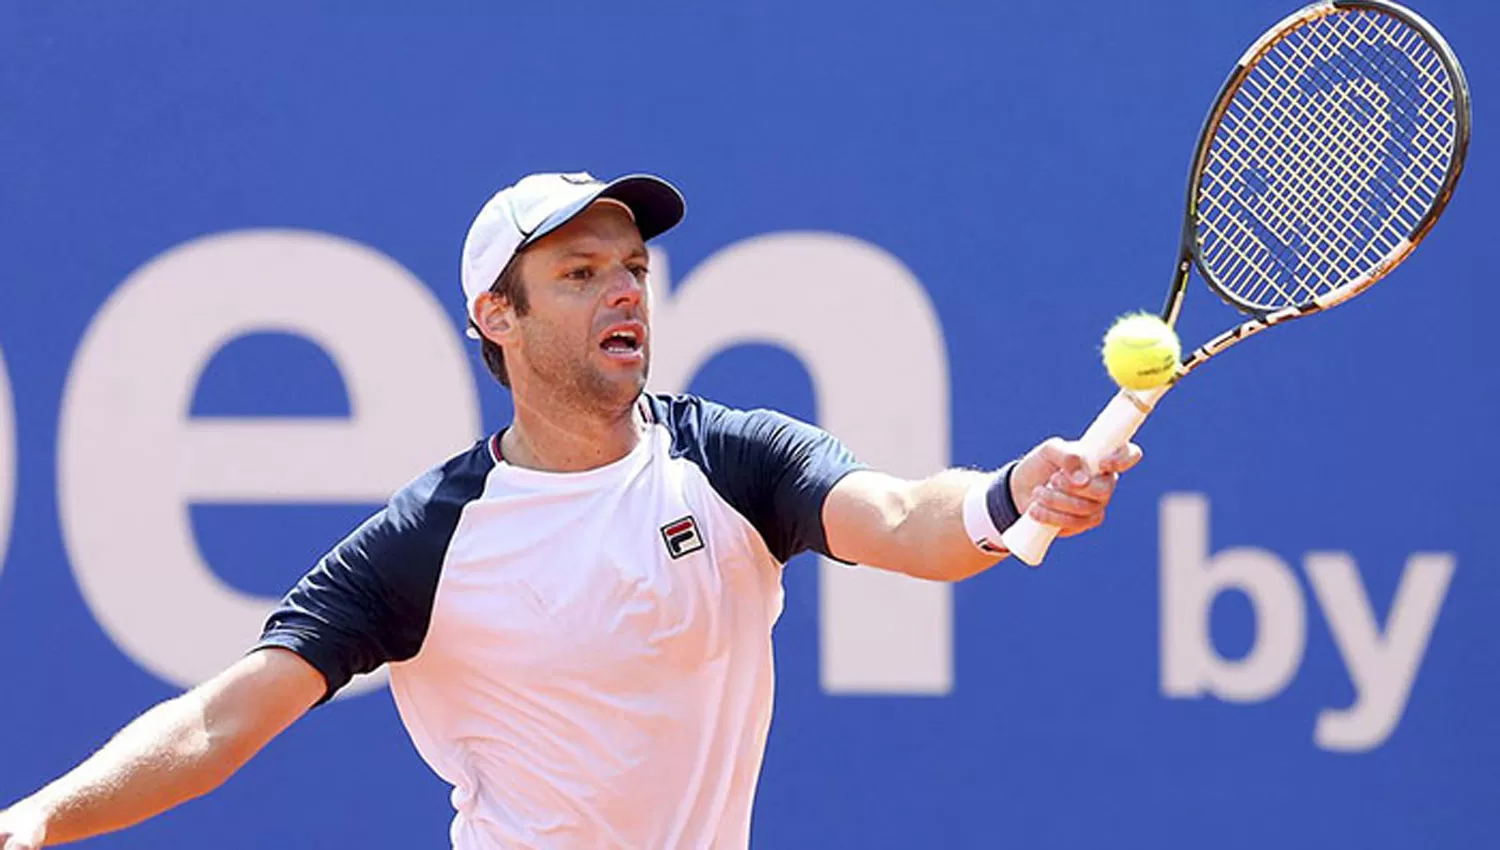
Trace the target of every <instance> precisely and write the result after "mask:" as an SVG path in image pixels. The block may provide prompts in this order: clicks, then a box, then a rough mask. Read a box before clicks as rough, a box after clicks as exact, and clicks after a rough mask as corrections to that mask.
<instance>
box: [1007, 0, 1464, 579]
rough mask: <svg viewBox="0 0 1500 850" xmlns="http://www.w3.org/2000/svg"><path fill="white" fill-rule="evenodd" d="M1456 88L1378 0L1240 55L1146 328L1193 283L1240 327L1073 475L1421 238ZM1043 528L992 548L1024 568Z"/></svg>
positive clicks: (1457, 124)
mask: <svg viewBox="0 0 1500 850" xmlns="http://www.w3.org/2000/svg"><path fill="white" fill-rule="evenodd" d="M1468 143H1469V91H1468V85H1467V83H1465V81H1464V75H1463V70H1462V69H1461V68H1460V67H1459V64H1458V59H1457V58H1456V57H1455V56H1454V55H1453V51H1452V50H1451V49H1449V47H1448V44H1447V43H1446V42H1445V41H1444V40H1443V37H1442V36H1441V35H1439V34H1438V32H1437V30H1435V29H1433V28H1432V26H1431V25H1429V24H1428V23H1427V22H1426V21H1424V20H1422V18H1420V17H1418V16H1417V15H1416V14H1415V13H1413V12H1411V11H1410V10H1408V9H1405V8H1403V7H1401V6H1398V5H1396V4H1395V3H1390V2H1385V0H1332V2H1328V0H1325V2H1319V3H1314V4H1312V5H1310V6H1307V7H1305V8H1303V9H1301V10H1300V11H1298V12H1296V13H1294V14H1292V15H1290V16H1288V17H1287V18H1285V19H1284V20H1282V21H1281V22H1280V23H1278V24H1277V25H1276V26H1275V27H1272V28H1271V30H1270V31H1268V32H1267V33H1266V34H1265V35H1262V36H1261V37H1260V38H1259V39H1257V40H1256V41H1255V43H1254V44H1252V45H1250V49H1249V50H1247V51H1245V54H1244V55H1243V56H1241V57H1240V61H1239V64H1237V65H1236V66H1235V68H1234V71H1233V72H1232V73H1231V74H1230V75H1229V79H1228V80H1227V81H1226V82H1225V83H1224V87H1223V88H1222V89H1221V90H1220V92H1219V96H1218V98H1217V99H1216V100H1215V101H1214V105H1213V108H1212V109H1210V110H1209V112H1208V118H1207V119H1206V120H1205V121H1204V124H1203V130H1202V132H1201V133H1200V135H1199V138H1198V146H1197V148H1196V149H1195V151H1194V155H1193V166H1192V170H1191V172H1190V174H1191V176H1190V177H1189V179H1188V190H1187V213H1186V215H1185V217H1184V220H1183V225H1182V245H1181V249H1180V254H1179V256H1178V259H1177V267H1176V270H1175V272H1174V274H1173V277H1172V286H1171V289H1170V290H1169V291H1168V294H1167V301H1166V305H1165V306H1164V307H1163V308H1162V318H1163V319H1164V320H1166V321H1167V323H1168V324H1174V325H1175V324H1176V321H1177V316H1178V313H1179V312H1180V311H1181V309H1182V301H1183V296H1184V295H1185V294H1186V292H1187V284H1188V279H1189V277H1190V276H1191V272H1192V269H1193V268H1194V267H1195V266H1196V267H1197V269H1198V274H1199V276H1201V277H1202V278H1203V281H1204V282H1205V283H1207V284H1208V286H1209V288H1210V289H1212V290H1213V291H1214V292H1216V293H1218V295H1219V297H1221V298H1223V299H1224V300H1225V301H1227V302H1229V304H1230V305H1232V306H1233V307H1235V308H1236V309H1238V310H1239V311H1240V312H1241V313H1243V314H1245V315H1246V316H1248V319H1246V320H1245V321H1243V323H1242V324H1240V325H1238V326H1237V327H1234V328H1231V329H1230V330H1227V331H1225V332H1224V333H1222V334H1219V335H1218V336H1216V337H1214V338H1213V339H1210V340H1209V341H1208V342H1206V343H1204V344H1203V345H1202V346H1201V347H1200V348H1198V349H1197V350H1196V351H1194V352H1193V353H1192V354H1191V355H1189V356H1188V357H1187V359H1186V360H1185V361H1184V362H1183V363H1182V365H1181V366H1180V367H1179V368H1178V369H1177V371H1176V373H1175V374H1174V376H1173V377H1172V380H1171V382H1170V383H1168V384H1167V385H1166V386H1165V387H1161V388H1158V389H1153V390H1146V391H1131V390H1121V391H1120V392H1119V394H1118V395H1116V396H1115V397H1114V399H1113V400H1111V401H1110V402H1109V404H1108V405H1107V406H1106V407H1105V408H1104V410H1103V411H1101V412H1100V414H1099V416H1098V417H1097V418H1096V419H1095V420H1094V422H1093V424H1092V425H1090V426H1089V428H1088V430H1087V431H1085V432H1084V435H1083V437H1082V438H1081V440H1080V443H1081V451H1082V454H1083V456H1084V458H1085V460H1086V461H1087V463H1088V464H1089V465H1090V466H1091V467H1093V468H1097V465H1098V462H1099V460H1100V459H1101V458H1103V457H1104V456H1106V455H1108V454H1109V453H1110V452H1112V451H1114V450H1115V449H1117V448H1119V447H1120V446H1122V445H1124V444H1125V443H1126V442H1127V441H1129V439H1130V438H1131V437H1132V436H1133V435H1134V434H1135V432H1136V430H1137V429H1138V428H1140V426H1141V423H1142V422H1144V421H1145V419H1146V416H1147V415H1148V414H1149V413H1150V412H1151V410H1152V409H1153V408H1154V407H1155V406H1156V404H1157V402H1158V401H1160V400H1161V397H1162V395H1163V394H1164V393H1166V391H1167V390H1168V389H1169V388H1171V387H1172V386H1173V385H1174V384H1176V382H1177V381H1179V380H1181V379H1182V377H1183V376H1184V375H1187V374H1188V373H1190V372H1192V371H1193V370H1194V369H1197V368H1198V367H1200V366H1202V365H1203V364H1204V363H1206V362H1208V360H1209V359H1210V358H1212V357H1213V356H1214V355H1216V354H1219V353H1220V352H1223V351H1224V350H1225V349H1227V348H1229V347H1231V346H1233V345H1234V344H1235V343H1237V342H1240V341H1241V340H1244V339H1248V338H1249V337H1251V336H1254V335H1255V334H1257V333H1260V332H1261V331H1263V330H1265V329H1266V328H1269V327H1273V326H1275V325H1279V324H1282V323H1284V322H1288V321H1291V320H1292V319H1300V318H1302V317H1303V316H1310V315H1312V314H1314V313H1319V312H1322V311H1323V310H1327V309H1328V308H1330V307H1334V306H1337V305H1339V304H1342V303H1343V302H1345V301H1348V300H1349V299H1350V298H1353V297H1354V296H1356V295H1358V294H1359V293H1361V292H1364V291H1365V290H1367V289H1369V288H1370V286H1371V285H1373V284H1374V283H1375V282H1376V281H1378V280H1380V279H1381V278H1382V277H1384V276H1386V275H1387V274H1389V273H1390V271H1391V269H1393V268H1395V267H1396V266H1397V265H1399V264H1400V263H1401V261H1402V260H1404V259H1406V257H1407V256H1408V255H1409V254H1410V253H1411V251H1412V249H1413V248H1415V247H1416V246H1417V243H1418V242H1421V241H1422V239H1423V237H1425V236H1426V235H1427V233H1428V231H1430V230H1431V229H1432V225H1433V224H1434V223H1435V222H1436V221H1437V219H1438V216H1439V215H1441V214H1442V212H1443V208H1444V207H1445V206H1446V205H1447V203H1448V199H1449V198H1450V197H1451V196H1452V194H1453V187H1454V186H1455V185H1456V184H1457V182H1458V175H1459V172H1460V171H1461V170H1462V168H1463V161H1464V154H1465V152H1466V150H1467V148H1468ZM1056 536H1057V529H1056V528H1053V527H1051V526H1047V525H1043V524H1041V523H1039V522H1037V521H1035V520H1033V519H1032V518H1031V517H1030V516H1023V517H1021V519H1020V520H1019V521H1017V522H1016V523H1015V524H1013V525H1012V526H1011V527H1010V528H1009V529H1007V530H1006V532H1005V534H1003V535H1002V540H1003V542H1004V544H1005V546H1006V548H1008V549H1009V550H1010V551H1011V552H1012V553H1013V554H1014V555H1015V556H1016V557H1018V558H1020V559H1021V560H1022V561H1024V562H1026V563H1027V564H1030V565H1032V566H1035V565H1037V564H1039V563H1041V561H1042V559H1043V558H1044V557H1045V556H1046V554H1047V547H1048V546H1050V545H1051V544H1052V540H1053V538H1054V537H1056Z"/></svg>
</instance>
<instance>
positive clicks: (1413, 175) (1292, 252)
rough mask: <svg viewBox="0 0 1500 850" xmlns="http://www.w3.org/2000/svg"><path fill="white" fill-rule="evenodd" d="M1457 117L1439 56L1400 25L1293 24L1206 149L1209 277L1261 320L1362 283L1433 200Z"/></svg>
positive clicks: (1202, 239)
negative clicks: (1267, 312)
mask: <svg viewBox="0 0 1500 850" xmlns="http://www.w3.org/2000/svg"><path fill="white" fill-rule="evenodd" d="M1455 109H1456V105H1455V103H1454V96H1453V81H1452V80H1451V79H1450V78H1449V75H1448V71H1447V69H1446V67H1445V66H1444V65H1443V63H1442V61H1441V59H1440V57H1439V56H1438V54H1437V51H1436V50H1435V49H1434V48H1433V47H1432V46H1431V45H1430V44H1429V43H1428V42H1427V40H1426V39H1425V38H1423V37H1422V36H1421V35H1420V34H1419V33H1417V32H1415V31H1414V30H1412V29H1411V28H1410V27H1408V26H1407V25H1405V24H1404V23H1402V22H1401V21H1399V20H1398V19H1396V18H1393V17H1391V16H1389V15H1386V14H1384V13H1380V12H1376V11H1373V10H1368V9H1340V10H1328V11H1327V12H1325V13H1324V14H1323V15H1322V16H1320V17H1316V18H1313V19H1311V20H1305V21H1302V22H1300V23H1298V24H1296V25H1294V26H1293V27H1292V28H1291V29H1289V30H1288V31H1286V32H1284V33H1282V34H1281V35H1280V36H1279V37H1278V38H1277V39H1276V40H1274V41H1273V42H1272V43H1271V45H1270V46H1269V47H1268V48H1267V49H1266V50H1265V51H1264V52H1263V53H1262V55H1261V57H1260V59H1259V60H1258V61H1257V62H1256V63H1255V65H1254V66H1253V67H1252V68H1251V69H1250V70H1249V71H1248V73H1247V74H1246V75H1245V78H1244V80H1243V81H1242V83H1241V85H1240V87H1239V89H1238V90H1237V91H1236V92H1235V93H1234V95H1233V96H1232V98H1231V100H1230V103H1229V104H1228V105H1227V107H1226V108H1225V110H1224V111H1223V113H1222V115H1221V117H1220V119H1219V124H1218V128H1217V130H1216V132H1215V134H1214V137H1213V139H1212V141H1211V143H1210V147H1209V152H1208V156H1207V160H1206V162H1205V164H1204V168H1203V170H1202V173H1201V176H1200V178H1199V186H1198V209H1197V216H1198V238H1199V245H1200V255H1201V257H1202V259H1203V262H1204V265H1205V267H1206V268H1207V269H1208V270H1209V271H1210V272H1211V274H1212V276H1213V277H1214V278H1215V279H1216V280H1217V282H1218V283H1219V285H1220V286H1221V287H1222V288H1223V289H1225V290H1226V291H1227V292H1229V293H1231V294H1232V295H1233V296H1234V297H1236V298H1238V299H1239V300H1241V301H1242V302H1245V303H1247V304H1251V305H1254V306H1256V307H1259V308H1262V309H1280V308H1282V307H1288V306H1293V305H1299V304H1306V303H1309V302H1311V301H1313V300H1314V299H1317V298H1319V297H1322V296H1325V295H1327V294H1328V293H1330V292H1332V291H1334V290H1336V289H1338V288H1340V287H1342V286H1345V285H1347V284H1350V283H1353V282H1355V281H1357V280H1359V279H1360V278H1361V277H1362V276H1365V275H1368V274H1369V273H1371V272H1372V271H1373V270H1375V269H1376V268H1378V266H1379V264H1380V262H1381V261H1382V260H1383V259H1385V258H1386V257H1387V256H1388V255H1390V254H1391V253H1392V252H1393V251H1396V250H1398V249H1399V247H1400V246H1401V245H1402V244H1403V240H1405V239H1406V238H1407V237H1408V236H1409V235H1410V234H1411V233H1412V232H1413V231H1414V230H1415V229H1416V228H1417V227H1418V226H1419V224H1420V223H1421V221H1422V220H1423V219H1424V217H1425V216H1426V215H1427V212H1428V210H1430V209H1431V208H1432V206H1433V205H1434V204H1435V203H1436V202H1437V200H1438V198H1439V195H1440V194H1441V192H1442V187H1443V185H1444V181H1445V178H1446V175H1447V171H1448V166H1449V163H1450V162H1451V161H1452V159H1453V156H1454V154H1455V144H1456V138H1457V133H1458V130H1457V119H1456V116H1455Z"/></svg>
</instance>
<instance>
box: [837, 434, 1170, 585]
mask: <svg viewBox="0 0 1500 850" xmlns="http://www.w3.org/2000/svg"><path fill="white" fill-rule="evenodd" d="M1140 458H1141V451H1140V449H1139V448H1137V447H1135V446H1133V445H1130V446H1126V447H1124V448H1123V449H1121V450H1120V451H1119V452H1117V453H1116V454H1114V455H1112V456H1110V457H1109V458H1107V459H1106V460H1105V461H1104V462H1103V463H1102V464H1101V466H1100V470H1099V472H1098V474H1095V475H1091V474H1089V473H1088V471H1087V470H1086V467H1085V465H1084V462H1083V459H1082V456H1081V455H1080V454H1079V453H1078V451H1077V447H1076V445H1075V444H1073V443H1070V442H1067V441H1064V440H1060V439H1057V438H1053V439H1050V440H1047V441H1046V442H1044V443H1042V444H1041V445H1039V446H1037V447H1036V448H1034V449H1032V450H1031V451H1030V452H1028V453H1027V454H1026V456H1025V457H1024V458H1022V459H1021V460H1019V461H1017V462H1015V463H1013V464H1009V465H1007V466H1006V467H1004V468H1002V469H1001V470H1000V471H999V472H991V473H983V472H974V471H971V470H963V469H950V470H946V471H944V472H940V473H938V474H937V475H934V476H932V477H931V478H927V479H924V480H921V481H908V480H904V479H901V478H896V477H893V476H890V475H886V474H884V473H880V472H873V471H869V470H862V471H858V472H851V473H849V474H848V475H846V476H845V477H844V478H843V479H842V480H840V481H839V482H838V484H837V485H835V486H834V488H833V489H832V490H831V491H830V492H829V494H828V499H827V501H825V502H824V504H823V526H824V528H825V529H826V530H827V535H828V548H829V550H830V551H831V552H832V554H833V555H834V556H835V557H838V558H841V559H843V560H846V561H854V562H857V563H861V564H867V565H869V566H872V567H879V568H881V569H886V570H891V571H893V572H899V573H905V574H907V575H910V576H914V577H916V578H924V579H934V580H939V581H958V580H960V579H965V578H968V577H969V576H972V575H974V574H975V573H979V572H982V571H983V570H985V569H987V568H989V567H990V566H991V565H993V564H994V563H995V562H996V561H998V560H999V559H1001V558H1003V557H1004V556H1005V554H1006V553H1005V552H1004V551H1003V550H1001V549H997V548H993V547H990V548H981V546H980V545H977V544H978V542H979V541H980V540H981V539H986V538H987V539H990V540H992V541H993V542H994V543H995V544H998V543H999V536H1000V532H1002V531H1004V530H1005V528H1004V526H1006V525H1009V524H1010V523H1011V522H1014V521H1015V520H1016V519H1017V518H1018V517H1020V516H1021V514H1023V513H1027V512H1029V513H1031V515H1032V516H1033V517H1034V518H1036V519H1038V520H1040V521H1042V522H1046V523H1048V524H1050V525H1055V526H1057V527H1058V528H1060V529H1062V534H1063V535H1072V534H1078V533H1080V532H1083V531H1087V530H1088V529H1090V528H1093V527H1094V526H1096V525H1098V524H1099V523H1100V522H1102V521H1103V520H1104V509H1105V506H1106V505H1108V504H1109V500H1110V497H1111V496H1112V495H1113V493H1114V489H1115V484H1116V482H1117V481H1118V477H1119V473H1121V472H1124V471H1125V470H1127V469H1129V468H1130V467H1132V466H1134V465H1135V464H1136V463H1137V462H1138V461H1139V460H1140Z"/></svg>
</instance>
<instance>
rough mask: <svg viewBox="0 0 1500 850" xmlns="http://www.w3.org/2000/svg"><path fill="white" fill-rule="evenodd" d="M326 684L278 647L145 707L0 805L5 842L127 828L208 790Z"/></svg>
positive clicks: (11, 848) (29, 847)
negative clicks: (68, 767) (45, 781)
mask: <svg viewBox="0 0 1500 850" xmlns="http://www.w3.org/2000/svg"><path fill="white" fill-rule="evenodd" d="M326 688H327V683H326V682H325V681H324V679H323V676H322V675H321V674H320V673H318V672H317V671H316V670H315V669H313V667H312V666H311V665H309V664H308V663H307V662H306V661H303V660H302V659H301V658H299V657H298V656H296V655H295V654H293V653H291V652H288V651H286V650H281V649H267V650H263V651H260V652H255V653H252V654H251V655H248V656H246V657H245V658H242V659H240V661H239V662H237V663H235V664H234V665H233V666H231V667H229V668H228V669H226V670H225V671H224V672H222V673H220V674H219V675H217V676H215V677H214V678H212V679H210V680H209V681H207V682H205V683H203V684H202V685H199V686H198V687H196V688H194V689H193V690H191V691H188V692H187V693H185V694H183V695H182V696H179V697H177V698H175V699H171V700H168V701H166V702H164V703H161V704H160V705H158V706H156V707H155V708H152V709H151V710H150V711H147V712H146V713H145V714H142V715H141V716H140V717H138V718H136V719H135V720H134V721H133V722H132V723H131V724H130V725H128V726H126V727H125V728H124V729H123V730H121V731H120V733H119V734H118V735H116V736H115V737H114V738H113V739H112V740H111V741H110V742H109V743H108V744H105V745H104V747H103V748H102V749H100V750H99V751H98V752H97V753H95V754H94V755H92V756H90V757H89V758H88V759H87V760H86V761H84V762H83V763H82V764H81V765H79V766H78V767H77V768H74V769H73V770H72V771H71V772H69V773H68V774H66V775H64V776H63V777H62V778H60V779H58V780H57V781H55V782H53V783H52V784H50V785H48V786H47V787H45V788H43V789H42V790H40V791H38V792H37V793H35V794H33V795H31V796H30V797H27V798H26V799H24V800H22V801H20V802H19V803H16V804H15V805H14V806H12V807H11V808H9V809H7V810H6V811H4V812H0V846H3V850H35V848H38V847H43V846H51V845H55V844H64V843H67V842H70V841H78V840H81V839H84V838H88V837H90V836H93V835H100V834H102V833H106V832H113V831H115V830H119V829H124V828H125V827H128V826H131V825H132V824H136V823H139V822H140V821H143V820H146V819H147V818H149V817H152V816H153V815H156V814H160V813H161V812H164V811H166V810H167V809H170V808H172V807H174V806H177V805H179V804H181V803H185V802H187V801H188V800H191V799H193V798H195V797H199V796H202V795H203V794H206V793H208V792H209V791H212V790H213V789H215V788H217V787H218V786H219V785H221V784H223V782H224V781H225V780H226V779H228V778H229V777H230V776H232V775H233V774H234V772H235V771H237V770H239V769H240V767H242V766H243V765H244V764H245V762H247V761H249V760H250V757H251V756H253V755H255V754H256V753H257V752H259V751H260V749H261V748H262V747H264V746H265V745H266V744H267V743H269V742H270V741H271V739H272V738H274V737H276V736H277V735H278V734H280V733H281V732H282V730H284V729H286V728H287V727H288V726H290V725H291V724H292V722H293V721H295V720H296V719H297V718H298V717H301V716H302V715H303V714H304V713H305V712H306V711H307V710H308V708H310V707H311V706H312V705H313V703H315V702H317V701H318V699H319V698H321V697H322V696H323V694H324V692H325V690H326Z"/></svg>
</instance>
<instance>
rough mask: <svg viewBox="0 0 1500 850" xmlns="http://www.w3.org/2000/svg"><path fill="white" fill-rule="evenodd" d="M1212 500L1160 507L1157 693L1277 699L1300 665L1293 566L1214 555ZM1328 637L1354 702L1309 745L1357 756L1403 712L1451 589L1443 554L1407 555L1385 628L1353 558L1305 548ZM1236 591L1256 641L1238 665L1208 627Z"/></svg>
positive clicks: (1175, 500) (1265, 558)
mask: <svg viewBox="0 0 1500 850" xmlns="http://www.w3.org/2000/svg"><path fill="white" fill-rule="evenodd" d="M1208 528H1209V518H1208V500H1207V499H1206V498H1205V497H1203V496H1202V495H1200V494H1196V493H1190V494H1184V493H1178V494H1172V495H1169V496H1167V497H1165V498H1164V499H1162V503H1161V609H1162V610H1161V690H1162V693H1163V694H1165V695H1166V696H1169V697H1178V698H1194V697H1199V696H1202V695H1204V694H1211V695H1213V696H1216V697H1219V698H1220V699H1224V700H1227V701H1232V702H1258V701H1261V700H1266V699H1270V698H1271V697H1273V696H1275V695H1276V694H1278V693H1280V692H1281V690H1282V689H1283V688H1285V687H1286V685H1287V683H1288V682H1290V681H1291V679H1292V677H1293V676H1294V675H1295V674H1296V672H1297V670H1298V668H1299V667H1300V666H1301V663H1302V653H1303V650H1304V648H1305V646H1306V640H1307V625H1306V612H1305V605H1304V601H1303V595H1302V592H1301V589H1300V588H1299V586H1298V584H1297V580H1296V577H1295V576H1294V575H1293V573H1292V570H1291V568H1290V567H1288V566H1287V565H1286V564H1285V563H1284V562H1283V561H1282V560H1281V559H1280V558H1278V557H1276V556H1275V555H1274V554H1272V553H1270V552H1267V551H1264V550H1261V549H1249V548H1240V549H1229V550H1226V551H1223V552H1219V553H1216V554H1210V553H1209V542H1208V541H1209V537H1208ZM1304 564H1305V567H1306V569H1307V574H1308V580H1309V582H1310V583H1311V584H1312V588H1313V591H1314V593H1315V594H1316V597H1317V600H1318V603H1319V605H1320V607H1321V608H1322V610H1323V614H1324V616H1325V617H1327V619H1328V627H1329V631H1330V632H1331V633H1332V635H1333V639H1334V642H1335V643H1336V644H1337V645H1338V648H1339V654H1340V656H1341V657H1342V658H1343V660H1344V664H1345V666H1346V667H1347V668H1348V671H1349V679H1350V681H1351V682H1352V683H1353V685H1354V690H1355V699H1354V704H1353V705H1351V706H1350V707H1349V708H1347V709H1327V710H1324V711H1322V712H1320V713H1319V715H1318V719H1317V726H1316V728H1315V730H1314V733H1313V741H1314V742H1315V743H1316V744H1317V745H1318V746H1319V747H1321V748H1323V749H1325V750H1333V751H1338V752H1364V751H1367V750H1371V749H1373V748H1375V747H1378V746H1380V745H1381V744H1383V743H1385V741H1386V740H1387V739H1388V738H1389V737H1390V735H1391V733H1392V732H1393V731H1395V728H1396V725H1397V724H1398V723H1399V722H1400V720H1401V715H1402V713H1403V712H1404V711H1405V710H1406V704H1407V700H1408V699H1409V698H1410V696H1411V688H1412V685H1413V684H1414V683H1415V681H1416V677H1417V671H1418V669H1419V668H1420V666H1421V663H1422V657H1423V655H1424V654H1425V653H1426V650H1427V644H1428V640H1429V639H1430V638H1431V636H1432V630H1433V626H1434V625H1435V624H1436V622H1437V616H1438V612H1439V611H1440V610H1441V608H1442V605H1443V599H1444V597H1445V596H1446V595H1447V592H1448V584H1449V582H1450V581H1452V578H1453V571H1454V567H1455V565H1454V558H1453V556H1452V555H1451V554H1448V553H1428V554H1416V555H1412V556H1411V557H1410V558H1409V559H1407V563H1406V568H1405V570H1404V571H1403V573H1402V576H1401V584H1400V586H1399V587H1398V588H1397V590H1396V596H1395V599H1394V600H1393V601H1392V603H1391V610H1390V614H1389V615H1388V616H1387V618H1386V626H1385V629H1384V631H1382V630H1381V628H1380V626H1379V625H1378V622H1377V620H1376V617H1375V614H1374V611H1373V609H1372V606H1371V605H1370V600H1369V597H1368V595H1367V594H1366V593H1365V588H1364V582H1363V580H1362V579H1361V578H1360V574H1359V569H1358V567H1357V566H1356V565H1355V563H1354V559H1353V558H1352V557H1351V556H1350V555H1349V554H1348V553H1346V552H1312V553H1308V555H1307V556H1306V558H1305V560H1304ZM1229 589H1234V590H1240V591H1242V592H1244V593H1245V595H1246V596H1247V597H1249V599H1250V601H1251V604H1252V606H1253V608H1254V610H1255V622H1256V628H1255V644H1254V646H1253V647H1252V648H1251V650H1250V652H1249V653H1248V654H1247V655H1246V656H1245V657H1244V658H1243V659H1240V660H1239V661H1226V660H1224V659H1223V658H1221V657H1220V656H1219V655H1218V653H1217V652H1216V651H1215V650H1214V646H1213V641H1212V639H1211V633H1210V630H1209V616H1210V612H1211V610H1212V607H1213V601H1214V598H1215V597H1216V596H1218V594H1219V593H1221V592H1223V591H1225V590H1229Z"/></svg>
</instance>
